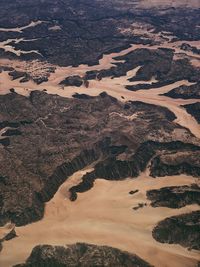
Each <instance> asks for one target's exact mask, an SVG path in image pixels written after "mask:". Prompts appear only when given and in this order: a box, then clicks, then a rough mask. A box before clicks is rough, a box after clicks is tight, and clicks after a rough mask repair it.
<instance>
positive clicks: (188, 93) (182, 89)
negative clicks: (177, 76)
mask: <svg viewBox="0 0 200 267" xmlns="http://www.w3.org/2000/svg"><path fill="white" fill-rule="evenodd" d="M164 95H165V96H169V97H171V98H182V99H190V98H194V99H199V98H200V82H198V83H195V84H192V85H189V86H187V85H182V86H179V87H177V88H174V89H172V90H171V91H169V92H167V93H165V94H164Z"/></svg>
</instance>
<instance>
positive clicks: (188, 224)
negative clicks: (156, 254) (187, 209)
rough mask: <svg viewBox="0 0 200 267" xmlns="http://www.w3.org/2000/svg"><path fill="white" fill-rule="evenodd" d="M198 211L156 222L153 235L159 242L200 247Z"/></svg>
mask: <svg viewBox="0 0 200 267" xmlns="http://www.w3.org/2000/svg"><path fill="white" fill-rule="evenodd" d="M199 219H200V211H194V212H191V213H187V214H182V215H179V216H173V217H171V218H167V219H165V220H163V221H161V222H159V223H158V225H157V226H156V227H155V228H154V230H153V237H154V238H155V239H156V240H157V241H158V242H161V243H169V244H180V245H182V246H184V247H187V248H189V249H198V250H199V249H200V220H199Z"/></svg>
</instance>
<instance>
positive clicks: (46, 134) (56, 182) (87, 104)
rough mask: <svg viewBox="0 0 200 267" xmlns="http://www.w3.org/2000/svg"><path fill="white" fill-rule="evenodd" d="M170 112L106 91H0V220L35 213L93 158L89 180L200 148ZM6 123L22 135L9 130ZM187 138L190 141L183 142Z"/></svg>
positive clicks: (23, 219) (23, 220) (22, 219)
mask: <svg viewBox="0 0 200 267" xmlns="http://www.w3.org/2000/svg"><path fill="white" fill-rule="evenodd" d="M174 119H175V116H174V114H173V113H172V112H170V111H169V110H168V109H166V108H162V107H159V106H155V105H150V104H144V103H142V102H127V103H125V104H123V103H121V102H119V101H117V100H116V99H115V98H113V97H110V96H109V95H107V94H106V93H102V94H100V95H99V96H97V97H86V95H84V97H80V98H72V99H67V98H62V97H59V96H57V95H49V94H47V93H45V92H39V91H33V92H31V94H30V96H29V97H24V96H21V95H18V94H17V93H15V92H12V93H10V94H7V95H2V96H0V126H1V129H2V131H3V132H4V133H5V134H4V136H1V139H0V140H1V142H0V143H1V144H2V145H1V146H0V151H1V153H0V155H1V158H0V159H1V160H0V184H1V186H0V215H1V220H0V224H1V225H3V224H5V223H6V222H7V221H9V220H11V221H12V222H14V223H15V224H16V225H24V224H27V223H30V222H32V221H36V220H38V219H40V218H41V217H42V216H43V213H44V204H45V202H46V201H48V200H49V199H51V198H52V197H53V195H54V194H55V192H56V191H57V189H58V187H59V186H60V185H61V184H62V183H63V182H64V181H65V180H66V179H67V177H69V176H70V175H72V174H73V173H74V172H76V171H78V170H80V169H82V168H84V167H85V166H87V165H89V164H91V163H92V162H96V161H98V164H96V167H95V173H92V174H90V176H92V178H90V179H91V180H93V178H96V177H102V178H106V179H123V178H126V177H127V176H131V177H136V176H137V175H138V174H139V173H140V171H142V170H144V169H145V167H146V165H147V162H149V160H150V159H151V158H152V157H154V156H155V153H157V151H163V150H170V151H171V150H173V151H179V150H180V151H183V150H184V151H188V153H189V154H190V151H197V150H199V147H198V146H196V145H195V144H196V143H197V142H198V141H197V140H196V139H195V138H194V137H193V136H192V135H191V133H190V132H189V131H188V130H187V129H185V128H183V127H181V126H179V125H177V124H176V123H174V122H173V121H174ZM7 128H9V129H10V130H12V133H13V132H14V133H16V129H17V130H18V133H19V132H20V134H9V135H8V136H7V135H6V132H7ZM141 131H142V132H141ZM141 133H142V134H141ZM188 138H190V141H191V142H193V143H194V144H187V140H188ZM158 140H159V141H158ZM178 140H181V142H177V141H178ZM156 141H157V142H158V143H156ZM160 143H162V144H160ZM22 151H23V153H22ZM196 153H197V152H196ZM190 164H191V166H193V165H194V164H193V159H192V160H191V162H190ZM16 170H17V171H16Z"/></svg>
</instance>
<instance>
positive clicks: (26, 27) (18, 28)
mask: <svg viewBox="0 0 200 267" xmlns="http://www.w3.org/2000/svg"><path fill="white" fill-rule="evenodd" d="M43 22H44V21H40V20H38V21H32V22H31V23H29V24H28V25H26V26H22V27H17V28H0V32H20V33H21V32H23V30H25V29H28V28H32V27H35V26H37V25H39V24H41V23H43Z"/></svg>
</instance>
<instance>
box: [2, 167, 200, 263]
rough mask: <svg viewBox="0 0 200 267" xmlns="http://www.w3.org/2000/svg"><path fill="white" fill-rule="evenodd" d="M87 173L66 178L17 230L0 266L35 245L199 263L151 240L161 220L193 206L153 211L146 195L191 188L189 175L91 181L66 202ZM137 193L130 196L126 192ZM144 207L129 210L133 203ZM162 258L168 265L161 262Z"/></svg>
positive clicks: (180, 250) (177, 248) (20, 259)
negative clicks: (106, 249)
mask: <svg viewBox="0 0 200 267" xmlns="http://www.w3.org/2000/svg"><path fill="white" fill-rule="evenodd" d="M86 171H91V168H90V169H85V170H83V171H79V172H77V173H75V174H74V175H73V176H71V177H70V178H69V179H68V180H67V181H66V182H65V183H64V184H63V185H62V186H61V187H60V188H59V190H58V191H57V193H56V194H55V196H54V198H53V199H52V200H51V201H49V202H48V203H47V205H46V209H45V215H44V218H43V219H42V220H41V221H39V222H37V223H33V224H30V225H27V226H25V227H17V228H16V232H17V235H18V237H17V238H15V239H12V240H10V241H9V242H4V243H3V250H2V252H1V257H0V266H4V267H8V266H12V265H13V264H16V263H19V262H23V261H25V259H26V258H27V257H28V256H29V254H30V251H31V250H32V248H33V247H34V246H36V245H38V244H52V245H66V244H71V243H75V242H88V243H93V244H99V245H109V246H113V247H117V248H119V249H122V250H126V251H129V252H132V253H136V254H137V255H138V256H140V257H142V258H143V259H145V260H146V261H148V262H150V263H151V264H153V265H154V266H155V267H171V266H176V267H190V266H191V267H192V266H195V264H196V262H197V260H199V259H200V257H199V254H198V252H196V251H188V250H187V249H185V248H183V247H181V246H179V245H168V244H160V243H158V242H156V241H155V240H154V239H153V238H152V229H153V228H154V226H155V225H156V223H157V222H158V221H160V220H162V219H164V218H166V217H169V216H173V215H178V214H181V213H184V212H190V211H194V210H197V209H198V208H199V207H198V205H190V206H186V207H184V208H181V209H169V208H152V207H151V206H150V205H149V201H148V200H147V199H146V191H147V190H150V189H156V188H160V187H164V186H175V185H179V186H180V185H190V184H192V183H194V182H197V181H195V180H196V179H195V178H193V177H189V176H184V175H181V176H172V177H164V178H162V177H161V178H156V179H155V178H150V177H149V176H148V174H147V173H143V174H141V175H140V177H139V178H136V179H126V180H124V181H119V182H116V181H113V182H112V181H105V180H100V179H98V180H96V182H95V184H94V187H93V188H92V189H91V190H90V191H87V192H85V193H82V194H79V195H78V199H77V201H75V202H71V201H70V200H69V193H68V189H69V188H70V187H71V186H72V185H74V184H77V183H78V182H79V181H80V179H81V177H82V175H83V174H84V173H85V172H86ZM135 189H138V190H139V192H138V193H136V194H134V195H130V194H129V191H130V190H135ZM141 202H142V203H147V206H146V207H144V208H141V209H139V210H137V211H135V210H133V209H132V208H133V207H134V206H137V205H138V203H141ZM163 259H167V260H163Z"/></svg>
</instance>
